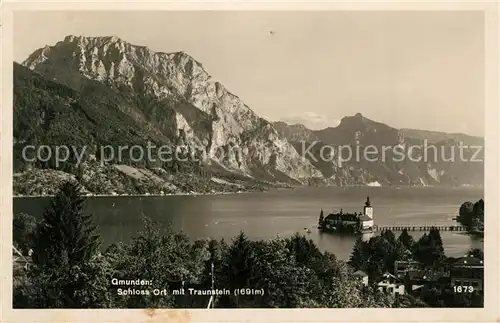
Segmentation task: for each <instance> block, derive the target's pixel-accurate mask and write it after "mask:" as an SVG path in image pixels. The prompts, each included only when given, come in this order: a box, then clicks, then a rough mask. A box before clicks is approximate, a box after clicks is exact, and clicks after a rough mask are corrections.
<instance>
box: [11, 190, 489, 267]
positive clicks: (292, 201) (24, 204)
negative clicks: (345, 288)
mask: <svg viewBox="0 0 500 323" xmlns="http://www.w3.org/2000/svg"><path fill="white" fill-rule="evenodd" d="M483 194H484V193H483V190H482V189H477V188H429V187H426V188H413V187H412V188H410V187H408V188H400V189H396V188H389V187H345V188H343V187H317V188H310V187H304V188H298V189H285V190H272V191H268V192H263V193H261V192H259V193H242V194H232V195H207V196H196V197H194V196H143V197H131V196H116V197H91V198H89V199H88V200H87V205H86V212H91V213H93V214H94V215H95V221H96V223H97V224H98V227H99V229H98V230H99V233H100V234H101V236H102V239H103V242H104V246H107V245H109V244H111V243H114V242H118V241H124V242H128V241H130V238H131V237H132V236H133V235H134V234H135V233H136V232H137V230H138V229H140V228H141V226H142V215H146V216H149V217H150V218H152V219H153V220H155V221H160V222H162V223H164V224H171V225H172V227H173V228H174V229H176V230H183V231H184V232H186V233H187V234H188V235H189V236H190V237H191V238H193V239H196V238H206V237H211V238H217V239H220V238H224V239H226V241H229V240H231V239H232V238H233V237H234V236H236V235H237V234H238V233H239V232H240V231H244V232H245V234H246V235H247V236H248V237H249V238H251V239H269V238H273V237H276V236H277V235H279V236H281V237H288V236H291V235H293V234H294V233H296V232H300V233H303V234H305V235H307V236H308V237H309V238H310V239H312V240H313V241H314V242H315V243H316V244H317V245H318V247H319V248H320V249H321V250H322V251H329V252H332V253H334V254H335V255H337V257H338V258H339V259H344V260H347V259H348V258H349V255H350V253H351V250H352V246H353V244H354V242H355V240H356V237H349V236H335V235H331V234H328V233H322V234H320V233H318V230H317V225H318V217H319V213H320V210H321V209H323V210H324V214H325V216H326V215H327V214H328V213H330V212H333V211H340V209H343V211H344V212H362V211H363V206H364V202H365V201H366V197H367V196H368V195H369V196H370V201H371V203H372V206H373V214H374V220H375V224H376V225H379V226H384V225H391V224H394V225H405V224H409V225H411V224H415V225H453V224H456V222H455V221H454V220H453V218H454V217H456V216H457V215H458V210H459V208H460V205H461V204H462V203H463V202H465V201H471V202H476V201H477V200H479V199H480V198H483V197H484V195H483ZM48 202H49V200H48V199H47V198H35V197H34V198H14V212H15V213H18V212H25V213H28V214H31V215H33V216H35V217H37V218H39V217H40V216H41V215H42V213H43V208H44V207H45V206H46V205H47V203H48ZM304 228H308V229H310V230H311V233H309V234H308V233H306V232H305V230H304ZM411 234H412V235H413V236H414V238H415V239H418V238H419V237H420V236H422V235H423V234H424V233H423V232H411ZM396 235H399V233H398V232H396ZM441 236H442V239H443V243H444V248H445V253H446V255H448V256H453V257H457V256H461V255H463V254H464V253H465V252H467V250H469V249H470V248H471V247H474V248H481V249H482V248H483V242H482V239H480V240H479V239H477V238H472V237H470V236H468V235H466V234H464V233H460V232H448V231H443V232H441Z"/></svg>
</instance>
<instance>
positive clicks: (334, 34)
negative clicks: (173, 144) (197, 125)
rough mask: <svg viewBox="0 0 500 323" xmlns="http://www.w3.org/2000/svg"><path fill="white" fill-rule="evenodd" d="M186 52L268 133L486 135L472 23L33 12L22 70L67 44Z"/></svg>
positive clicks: (446, 18)
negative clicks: (97, 42) (351, 124)
mask: <svg viewBox="0 0 500 323" xmlns="http://www.w3.org/2000/svg"><path fill="white" fill-rule="evenodd" d="M70 34H71V35H84V36H113V35H114V36H118V37H120V38H122V39H123V40H125V41H128V42H130V43H132V44H136V45H144V46H148V47H150V48H151V49H152V50H154V51H162V52H176V51H181V50H183V51H185V52H186V53H188V54H189V55H191V56H192V57H194V58H195V59H196V60H197V61H199V62H201V63H202V64H203V66H204V68H205V69H206V70H207V72H208V73H210V74H211V75H212V77H213V78H214V79H216V80H218V81H220V82H221V83H222V84H224V86H225V87H226V88H227V89H228V90H229V91H230V92H232V93H234V94H235V95H237V96H239V97H240V98H241V99H242V100H243V101H244V102H245V103H246V104H247V105H248V106H249V107H250V108H251V109H252V110H253V111H255V112H256V113H257V114H259V115H260V116H262V117H264V118H266V119H268V120H270V121H278V120H281V121H285V122H288V123H302V124H304V125H306V126H307V127H309V128H312V129H322V128H325V127H328V126H336V125H337V124H338V123H339V121H340V119H342V117H344V116H349V115H354V114H356V113H358V112H359V113H361V114H363V115H364V116H366V117H368V118H370V119H373V120H376V121H379V122H383V123H386V124H388V125H390V126H393V127H396V128H415V129H425V130H433V131H444V132H463V133H467V134H471V135H478V136H483V134H484V73H485V71H484V56H485V52H484V17H483V15H482V13H480V12H466V11H461V12H459V11H456V12H453V11H448V12H445V11H440V12H431V11H428V12H426V11H420V12H416V11H414V12H398V11H378V12H376V11H329V12H328V11H301V12H299V11H295V12H294V11H289V12H286V11H267V12H265V11H260V12H259V11H256V12H251V11H234V12H228V11H219V12H217V11H186V12H179V11H178V12H172V11H170V12H168V11H163V12H161V11H155V12H152V11H150V12H147V11H135V12H130V11H129V12H125V11H116V12H102V11H101V12H97V11H96V12H90V11H58V12H55V11H54V12H51V11H38V12H37V11H32V12H29V11H26V12H17V13H15V15H14V60H15V61H17V62H22V61H23V60H24V59H26V58H27V57H28V55H29V54H31V53H32V52H33V51H34V50H36V49H37V48H40V47H43V46H45V45H53V44H55V43H56V42H58V41H60V40H63V39H64V37H65V36H66V35H70Z"/></svg>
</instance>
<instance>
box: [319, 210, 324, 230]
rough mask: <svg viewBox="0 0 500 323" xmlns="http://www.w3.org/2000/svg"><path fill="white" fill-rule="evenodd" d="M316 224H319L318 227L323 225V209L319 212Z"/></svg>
mask: <svg viewBox="0 0 500 323" xmlns="http://www.w3.org/2000/svg"><path fill="white" fill-rule="evenodd" d="M318 226H319V228H324V226H325V217H324V216H323V209H322V210H321V212H320V213H319V221H318Z"/></svg>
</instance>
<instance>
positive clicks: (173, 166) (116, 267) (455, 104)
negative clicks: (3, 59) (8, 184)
mask: <svg viewBox="0 0 500 323" xmlns="http://www.w3.org/2000/svg"><path fill="white" fill-rule="evenodd" d="M485 21H486V20H485V14H484V12H482V11H472V10H471V11H467V10H461V11H438V10H436V11H409V10H408V11H390V10H387V11H385V10H376V11H375V10H374V11H370V10H365V11H363V10H355V11H334V10H330V11H325V10H316V11H307V10H295V11H287V10H268V11H265V10H264V11H263V10H256V11H251V10H241V11H238V10H234V11H227V10H226V11H225V10H186V11H168V10H163V11H161V10H158V11H149V10H148V11H139V10H121V11H118V10H116V11H109V10H96V11H86V10H71V11H65V10H59V11H55V10H54V11H52V10H44V11H40V10H33V11H14V12H13V15H12V22H13V27H12V30H13V35H12V40H13V48H12V53H13V54H12V55H13V62H11V63H10V64H12V66H13V67H12V71H13V76H12V80H13V88H12V91H13V96H12V100H13V107H12V108H13V110H12V120H4V122H10V123H12V146H11V147H12V164H11V165H12V175H11V176H12V194H13V197H12V211H11V212H12V257H13V262H12V308H13V309H140V308H142V309H172V308H175V309H210V310H212V309H213V310H217V309H243V308H245V309H249V308H252V309H279V308H280V309H293V308H304V309H308V308H320V309H321V308H328V309H330V308H331V309H333V308H419V309H424V308H480V309H482V308H484V306H485V305H484V304H485V289H487V288H488V286H487V284H486V283H485V268H486V267H487V266H493V268H497V266H498V264H497V263H488V261H486V264H485V258H487V259H491V258H489V257H490V256H487V257H485V254H488V253H489V252H490V249H488V248H487V247H486V245H485V242H484V241H485V238H484V237H485V231H488V230H493V231H488V232H493V234H494V235H497V234H498V231H497V229H498V228H491V229H487V228H485V222H484V221H485V220H484V219H485V209H488V208H487V207H486V208H485V205H486V203H490V201H489V200H487V199H485V186H486V184H485V181H488V180H495V181H498V178H497V179H492V178H491V176H487V174H488V173H485V164H487V162H485V156H486V155H488V153H487V151H486V150H485V141H486V135H485V127H486V123H487V122H488V118H487V117H486V108H485V106H486V94H485V93H486V91H485V88H486V81H485V79H486V76H485V75H486V67H485V66H486V65H485V64H486V63H485V61H486V59H485V57H486V46H485V43H486V34H485ZM497 121H498V120H497ZM497 121H496V122H497ZM488 144H490V143H488ZM497 146H498V144H497ZM489 166H490V167H498V165H497V164H493V163H490V164H489ZM491 174H494V173H491ZM490 196H491V195H489V197H490ZM491 202H494V205H497V204H498V201H491ZM497 216H498V215H497V214H491V215H490V214H486V217H487V218H488V217H489V218H492V217H497ZM488 221H489V220H487V222H488ZM488 223H490V222H488ZM495 232H496V233H495ZM497 256H498V255H497ZM495 257H496V256H495ZM494 259H496V258H494ZM485 266H486V267H485ZM490 288H491V287H490ZM250 316H251V315H250ZM408 319H409V318H408Z"/></svg>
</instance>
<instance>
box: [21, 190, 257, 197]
mask: <svg viewBox="0 0 500 323" xmlns="http://www.w3.org/2000/svg"><path fill="white" fill-rule="evenodd" d="M255 192H259V193H264V192H265V191H263V192H261V191H241V192H215V193H169V194H90V195H87V194H83V196H84V197H161V196H195V197H196V196H212V195H232V194H243V193H255ZM54 196H55V195H50V194H47V195H13V196H12V198H38V197H54Z"/></svg>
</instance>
